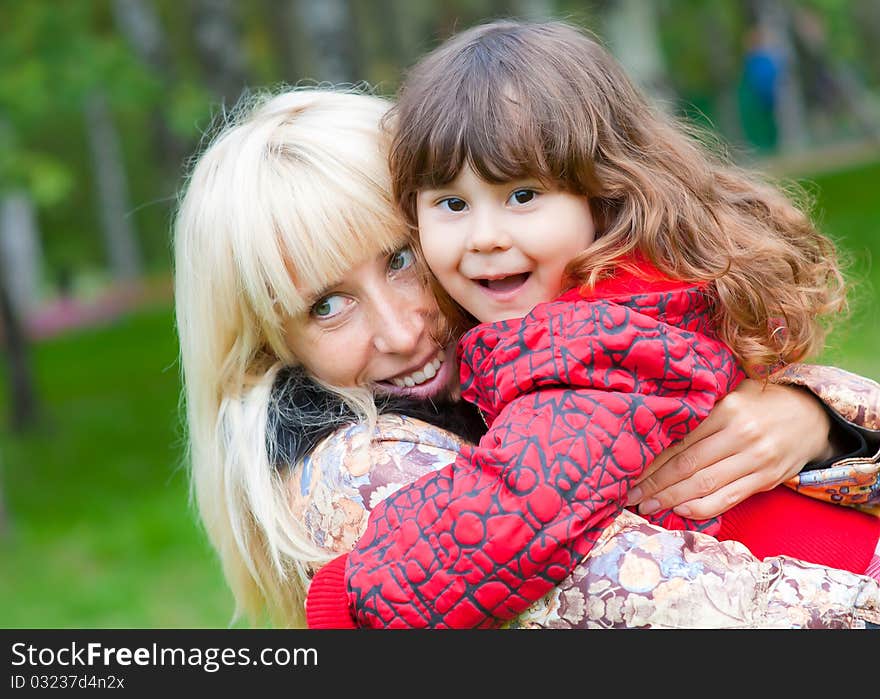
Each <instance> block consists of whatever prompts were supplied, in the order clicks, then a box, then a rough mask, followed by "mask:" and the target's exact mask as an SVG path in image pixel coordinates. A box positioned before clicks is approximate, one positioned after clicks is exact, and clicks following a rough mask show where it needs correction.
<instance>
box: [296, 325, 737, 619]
mask: <svg viewBox="0 0 880 699" xmlns="http://www.w3.org/2000/svg"><path fill="white" fill-rule="evenodd" d="M559 320H560V325H561V326H563V327H566V328H570V324H568V323H566V322H565V320H566V319H565V318H560V319H559ZM596 322H598V323H600V324H601V328H602V333H601V334H600V335H598V336H597V337H599V338H600V339H601V337H602V336H604V335H605V334H610V335H611V336H613V337H614V342H615V343H617V344H619V345H620V346H621V347H624V346H625V351H622V354H618V355H617V356H616V357H615V358H614V359H613V360H612V359H609V357H612V356H613V355H614V354H615V353H614V352H612V351H610V350H608V348H607V347H604V346H602V343H601V342H597V341H596V339H595V337H593V339H592V340H591V339H590V338H591V336H590V334H589V333H586V334H585V333H583V332H580V331H579V332H578V333H577V334H576V335H577V337H580V338H583V341H584V344H583V346H581V347H578V348H577V356H578V357H580V358H581V361H580V362H579V363H578V366H574V365H573V364H572V362H571V361H569V360H568V359H566V357H564V356H562V355H561V354H559V353H557V352H555V350H554V351H551V352H550V353H549V354H548V355H547V356H545V357H543V360H544V361H545V362H549V363H552V362H554V361H557V362H562V363H564V364H565V366H564V367H560V373H564V376H565V380H566V382H569V383H572V384H581V383H587V382H586V381H581V378H584V377H579V376H577V373H578V372H585V376H586V374H590V375H591V376H592V379H591V380H593V381H595V379H596V376H594V374H595V373H596V371H597V367H598V368H599V369H600V370H602V371H605V369H604V368H603V367H605V368H607V369H608V371H612V368H611V367H610V365H609V362H612V363H613V376H612V375H611V374H609V375H608V376H607V377H600V378H601V382H600V383H602V384H603V385H605V384H606V383H607V382H606V381H605V378H608V379H609V380H611V381H612V384H611V385H612V388H611V389H610V390H600V389H597V388H581V389H572V388H566V387H563V386H559V385H557V386H553V385H552V383H553V382H552V381H551V380H549V379H548V376H549V374H547V373H546V372H544V373H543V374H541V373H540V372H539V375H540V376H542V377H543V378H541V379H540V382H541V388H542V390H540V391H533V390H532V388H533V387H534V386H533V385H528V384H523V385H522V386H521V388H519V389H517V390H511V391H510V393H511V395H510V400H509V401H507V402H506V403H505V405H504V407H503V408H502V409H501V411H500V412H499V414H498V415H497V417H496V418H495V419H494V420H493V424H492V427H491V428H490V430H489V432H488V433H487V434H486V436H485V437H484V438H483V439H482V440H481V442H480V445H479V446H477V447H473V448H468V447H465V448H464V449H463V450H462V451H461V453H460V454H459V456H458V457H457V458H456V460H455V461H454V462H453V463H452V464H450V465H449V466H448V467H445V468H443V469H441V470H440V471H438V472H436V473H434V474H431V475H429V476H426V477H423V478H421V479H419V480H418V481H416V482H415V483H413V484H412V485H410V486H408V487H404V488H401V489H400V490H398V491H396V492H395V493H393V494H392V495H391V496H389V497H388V499H387V500H385V501H383V502H382V503H380V504H379V505H378V506H377V507H376V509H374V510H373V512H372V514H371V516H370V518H369V522H368V526H367V529H366V531H365V533H364V535H363V537H362V538H361V540H360V541H359V543H358V545H357V546H356V548H355V549H354V550H353V551H352V552H351V554H349V556H348V558H347V561H346V562H345V563H344V564H341V565H342V566H343V567H344V571H345V572H344V576H343V579H344V582H345V594H346V595H347V598H348V600H349V603H350V607H351V610H352V617H353V619H355V620H356V622H357V625H359V626H367V627H432V628H471V627H489V626H497V625H499V624H500V623H502V622H503V621H506V620H509V619H511V618H513V617H515V616H517V615H518V614H520V613H522V612H523V611H524V610H525V609H526V608H527V607H528V606H529V605H530V604H532V603H533V602H535V601H536V600H538V599H540V598H541V597H542V596H543V595H544V594H546V593H547V592H548V591H549V590H550V589H551V588H552V587H553V586H554V585H556V584H558V583H559V582H560V581H561V580H562V579H564V578H565V576H566V575H568V574H569V573H570V572H571V570H572V569H573V568H574V567H575V565H576V564H577V563H578V561H580V560H581V559H582V558H583V556H584V555H585V554H586V553H587V552H588V551H589V550H590V548H591V547H592V545H593V544H594V543H595V541H596V540H597V539H598V537H599V536H600V535H601V533H602V531H603V530H604V529H605V527H607V526H608V525H609V524H610V523H611V522H612V521H613V519H614V518H615V517H616V516H617V515H618V514H620V512H621V511H622V509H623V504H622V503H623V502H625V500H626V494H627V491H628V488H629V484H630V482H631V481H632V479H633V478H635V477H636V476H638V475H639V474H640V473H641V472H642V470H643V469H644V468H645V466H646V465H647V464H648V463H649V462H650V460H651V459H652V458H653V457H654V456H655V455H656V454H657V453H659V452H660V451H661V450H662V449H663V448H665V447H666V446H668V445H669V444H670V443H672V442H673V441H674V440H675V439H678V438H680V437H681V436H683V435H684V434H686V433H687V432H689V431H690V430H692V429H693V428H694V427H696V425H697V424H699V421H700V420H701V419H703V418H704V417H705V416H706V414H708V412H709V410H710V409H711V407H712V406H713V405H714V403H715V401H716V400H717V399H718V398H719V397H720V396H721V395H723V394H724V393H726V392H727V391H728V390H730V388H731V387H732V386H731V385H730V382H731V381H732V380H733V377H734V374H732V373H731V372H730V367H729V366H728V365H727V364H726V363H725V362H718V363H717V364H716V363H714V362H713V360H712V359H711V356H713V355H714V354H715V353H716V350H717V349H718V348H717V347H716V346H712V347H711V348H710V349H711V351H709V352H704V351H703V348H701V347H694V346H691V345H689V344H688V343H689V342H690V341H691V340H690V339H688V338H690V336H689V335H688V334H687V333H685V335H687V338H685V337H684V336H682V337H679V338H677V341H680V342H682V343H684V344H683V345H682V346H681V347H680V348H677V349H676V351H671V352H667V354H666V355H664V356H662V358H661V359H658V344H657V343H660V342H665V343H667V345H666V349H667V350H668V349H669V344H668V343H669V341H670V336H669V334H668V331H667V329H664V328H660V327H659V326H658V327H653V328H648V327H636V328H632V327H630V323H629V322H628V319H627V318H626V311H625V309H622V310H620V311H619V312H618V311H616V310H613V312H609V309H608V308H603V309H601V312H600V313H599V314H598V315H597V316H596ZM580 330H581V331H582V330H583V328H581V329H580ZM618 330H620V331H624V330H626V331H627V332H629V331H631V332H632V333H634V335H635V336H638V341H634V340H633V339H632V338H630V339H629V340H627V339H626V338H625V337H624V336H623V335H622V334H621V333H619V332H617V331H618ZM484 339H485V338H484ZM556 339H558V338H556ZM518 341H519V340H518V339H517V338H513V339H512V340H511V347H512V345H513V344H515V343H516V342H518ZM551 344H552V343H551ZM502 349H504V348H502ZM678 349H681V350H682V351H678ZM688 349H690V350H692V351H687V350H688ZM511 351H513V350H512V349H511ZM501 354H502V355H503V354H504V353H503V352H502V353H501ZM588 355H590V356H592V357H593V360H595V361H591V360H590V358H589V356H588ZM603 363H604V364H603ZM658 366H659V367H661V368H662V371H663V372H668V375H669V376H670V377H673V379H674V380H670V381H663V380H662V376H659V375H653V374H652V371H653V370H654V369H656V368H657V367H658ZM646 373H647V374H648V375H650V376H651V378H650V380H648V381H647V382H642V381H641V379H640V378H639V377H640V376H641V375H644V374H646ZM558 383H559V382H557V384H558ZM502 390H508V389H502ZM519 391H523V392H522V393H521V394H519V393H518V392H519ZM668 518H675V515H672V514H671V513H670V514H669V515H668ZM676 520H677V521H674V522H670V521H667V522H665V523H666V524H667V525H668V526H669V525H673V526H677V527H678V528H688V527H690V528H696V529H702V530H707V531H714V530H715V527H716V526H717V522H715V521H709V522H694V521H688V520H682V519H681V518H676ZM329 570H336V572H337V573H338V571H339V568H338V567H336V568H331V569H329ZM328 574H329V573H328ZM316 581H317V579H316ZM313 585H314V583H313ZM317 593H318V591H317V590H316V596H315V598H314V599H317V598H318V597H317ZM321 594H323V593H321ZM311 596H312V595H310V597H311ZM336 598H337V597H336V596H334V599H336Z"/></svg>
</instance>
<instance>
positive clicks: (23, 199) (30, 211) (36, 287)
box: [0, 189, 43, 318]
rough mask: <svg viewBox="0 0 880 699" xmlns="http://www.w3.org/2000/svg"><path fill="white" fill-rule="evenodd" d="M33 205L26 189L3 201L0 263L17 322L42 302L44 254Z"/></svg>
mask: <svg viewBox="0 0 880 699" xmlns="http://www.w3.org/2000/svg"><path fill="white" fill-rule="evenodd" d="M36 218H37V217H36V213H35V210H34V202H33V200H32V199H31V196H30V194H28V192H26V191H25V190H23V189H19V190H10V191H7V192H6V194H5V195H4V196H3V199H2V201H0V248H2V249H0V260H2V264H3V272H2V273H3V277H4V279H5V287H6V294H7V295H8V296H9V300H10V303H11V304H12V309H13V311H14V312H15V315H16V317H17V318H27V317H28V316H30V314H31V313H32V312H33V311H34V310H36V307H37V305H38V304H39V302H40V287H41V277H42V273H43V251H42V246H41V245H40V235H39V232H38V230H37V223H36Z"/></svg>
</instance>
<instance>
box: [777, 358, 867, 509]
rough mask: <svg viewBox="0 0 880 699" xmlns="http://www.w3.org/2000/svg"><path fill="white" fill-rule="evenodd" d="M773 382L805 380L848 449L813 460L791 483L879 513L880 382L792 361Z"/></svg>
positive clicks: (801, 490)
mask: <svg viewBox="0 0 880 699" xmlns="http://www.w3.org/2000/svg"><path fill="white" fill-rule="evenodd" d="M772 380H773V382H774V383H780V384H788V385H796V386H802V387H803V388H805V389H807V390H809V391H811V392H812V393H813V394H814V395H815V396H816V397H817V398H818V399H819V400H821V401H822V403H823V404H824V406H825V408H826V410H827V411H828V412H829V413H830V415H831V418H832V420H833V421H834V423H835V425H836V429H837V432H838V434H839V435H840V441H841V442H842V443H843V445H844V448H843V451H844V453H843V454H842V455H841V456H838V457H836V458H834V459H831V460H828V461H825V462H822V463H819V464H809V465H807V467H806V468H805V469H803V470H802V471H801V472H800V473H799V474H797V475H795V476H794V477H793V478H791V479H789V480H788V481H787V482H786V485H787V486H788V487H790V488H793V489H794V490H796V491H798V492H799V493H803V494H805V495H809V496H810V497H814V498H817V499H819V500H825V501H827V502H833V503H837V504H841V505H848V506H851V507H855V508H857V509H860V510H863V511H865V512H868V513H871V514H875V515H878V516H880V384H878V383H877V382H876V381H872V380H871V379H868V378H865V377H863V376H858V375H856V374H852V373H850V372H848V371H844V370H843V369H838V368H836V367H830V366H818V365H810V364H791V365H789V366H787V367H786V368H785V369H784V370H783V371H782V372H780V373H779V374H778V375H776V376H775V377H774V378H773V379H772Z"/></svg>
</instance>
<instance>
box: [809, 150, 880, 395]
mask: <svg viewBox="0 0 880 699" xmlns="http://www.w3.org/2000/svg"><path fill="white" fill-rule="evenodd" d="M801 181H802V183H803V184H804V185H805V186H806V187H807V189H808V190H809V191H810V192H811V193H812V194H813V195H814V196H815V198H816V210H815V217H816V219H817V220H818V223H819V225H820V227H821V229H822V230H823V231H824V232H825V233H827V234H828V235H830V236H831V237H832V238H833V239H834V240H835V242H836V243H837V244H838V247H839V248H840V249H841V250H842V251H843V252H844V254H845V255H846V256H847V257H848V258H849V260H850V265H849V269H848V278H849V280H850V282H851V286H852V290H851V293H850V301H851V312H850V315H849V317H848V318H847V319H846V320H845V321H844V322H842V323H841V324H840V325H839V327H837V328H836V329H835V330H834V332H833V333H832V335H831V336H830V337H829V338H828V348H827V350H826V351H825V352H824V354H823V355H822V357H821V358H820V361H823V362H826V363H829V364H836V365H838V366H841V367H843V368H845V369H849V370H851V371H854V372H856V373H859V374H863V375H865V376H869V377H871V378H873V379H878V380H880V304H878V300H880V199H878V197H877V191H878V185H880V162H873V163H869V164H866V165H860V166H858V167H853V168H848V169H845V170H840V171H838V172H833V173H827V174H822V175H817V176H814V177H805V178H803V179H802V180H801Z"/></svg>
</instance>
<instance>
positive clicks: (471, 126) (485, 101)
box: [413, 74, 565, 189]
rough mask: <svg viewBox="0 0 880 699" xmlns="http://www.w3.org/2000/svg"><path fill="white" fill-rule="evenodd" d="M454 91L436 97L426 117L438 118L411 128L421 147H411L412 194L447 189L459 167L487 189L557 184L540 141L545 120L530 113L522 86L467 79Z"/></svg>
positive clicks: (559, 170) (560, 169)
mask: <svg viewBox="0 0 880 699" xmlns="http://www.w3.org/2000/svg"><path fill="white" fill-rule="evenodd" d="M457 88H458V89H455V90H449V91H446V92H445V94H436V95H435V98H436V100H437V104H435V105H432V106H430V107H428V109H426V113H428V114H433V115H439V116H434V117H432V119H430V120H422V121H421V123H420V124H418V125H417V126H416V128H417V129H419V130H421V131H422V134H421V136H420V140H421V141H422V143H424V144H425V145H424V146H422V147H419V146H415V148H416V151H421V152H422V153H423V162H422V163H421V167H420V170H419V175H418V181H417V182H416V189H422V188H431V187H437V186H443V185H445V184H448V183H449V182H450V181H452V180H454V179H455V178H456V176H457V175H458V173H459V172H461V169H462V167H464V165H465V164H467V165H469V166H470V167H472V168H473V170H474V172H476V173H477V174H478V175H479V176H480V177H481V178H482V179H484V180H486V181H487V182H492V183H499V182H507V181H510V180H518V179H525V178H537V179H540V180H542V181H546V182H558V181H560V180H561V177H562V175H563V173H564V171H565V168H564V166H563V165H562V164H561V163H557V162H556V161H557V158H555V157H554V154H553V153H552V152H551V151H550V146H551V144H550V143H549V142H548V140H547V139H546V138H545V137H544V134H545V133H546V127H545V123H544V122H545V115H543V114H540V113H536V112H535V110H534V109H533V105H534V103H535V100H534V99H532V98H531V97H529V96H528V95H523V93H524V90H525V88H524V86H519V85H517V84H516V83H515V82H514V81H513V80H494V79H493V80H492V81H489V79H488V77H483V76H480V75H479V74H477V75H474V74H470V75H468V76H466V78H465V79H464V80H462V82H461V84H460V85H459V86H457ZM520 95H523V96H522V97H520ZM413 135H415V137H416V138H417V139H419V135H418V134H413Z"/></svg>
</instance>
